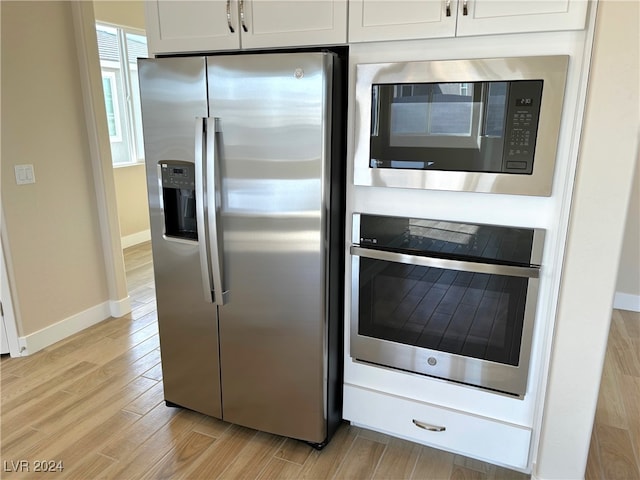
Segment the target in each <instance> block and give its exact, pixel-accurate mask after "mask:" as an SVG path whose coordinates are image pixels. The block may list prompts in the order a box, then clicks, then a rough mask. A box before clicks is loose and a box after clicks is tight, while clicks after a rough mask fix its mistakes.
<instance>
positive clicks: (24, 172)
mask: <svg viewBox="0 0 640 480" xmlns="http://www.w3.org/2000/svg"><path fill="white" fill-rule="evenodd" d="M13 168H14V170H15V172H16V183H17V184H18V185H26V184H28V183H36V175H35V173H34V172H33V165H15V166H14V167H13Z"/></svg>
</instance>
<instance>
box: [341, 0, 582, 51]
mask: <svg viewBox="0 0 640 480" xmlns="http://www.w3.org/2000/svg"><path fill="white" fill-rule="evenodd" d="M587 5H588V2H587V0H544V1H543V0H510V1H507V0H409V1H394V0H350V2H349V41H350V42H366V41H384V40H408V39H419V38H434V37H453V36H467V35H489V34H499V33H520V32H542V31H552V30H575V29H582V28H584V25H585V19H586V14H587Z"/></svg>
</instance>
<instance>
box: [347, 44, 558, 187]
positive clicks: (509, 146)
mask: <svg viewBox="0 0 640 480" xmlns="http://www.w3.org/2000/svg"><path fill="white" fill-rule="evenodd" d="M567 65H568V56H566V55H562V56H539V57H514V58H490V59H475V60H446V61H422V62H402V63H378V64H359V65H357V67H356V128H355V151H354V183H355V184H356V185H368V186H377V187H399V188H419V189H435V190H454V191H468V192H486V193H503V194H518V195H538V196H549V195H550V194H551V187H552V184H553V172H554V166H555V161H556V150H557V143H558V134H559V130H560V119H561V115H562V103H563V98H564V89H565V81H566V73H567Z"/></svg>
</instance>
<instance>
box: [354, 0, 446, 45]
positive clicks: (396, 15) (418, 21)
mask: <svg viewBox="0 0 640 480" xmlns="http://www.w3.org/2000/svg"><path fill="white" fill-rule="evenodd" d="M457 4H458V0H451V1H447V0H422V1H416V0H408V1H405V0H383V1H381V0H350V1H349V41H350V42H368V41H384V40H410V39H420V38H433V37H453V36H454V35H455V30H456V11H457Z"/></svg>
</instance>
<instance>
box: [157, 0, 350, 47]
mask: <svg viewBox="0 0 640 480" xmlns="http://www.w3.org/2000/svg"><path fill="white" fill-rule="evenodd" d="M145 14H146V23H147V41H148V45H149V52H150V53H154V54H155V53H177V52H212V51H217V50H237V49H239V48H269V47H298V46H309V45H336V44H344V43H346V41H347V0H305V1H302V2H294V1H291V0H242V1H241V0H181V1H180V0H178V1H176V0H149V1H146V2H145Z"/></svg>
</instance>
